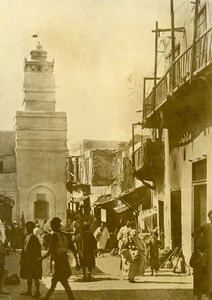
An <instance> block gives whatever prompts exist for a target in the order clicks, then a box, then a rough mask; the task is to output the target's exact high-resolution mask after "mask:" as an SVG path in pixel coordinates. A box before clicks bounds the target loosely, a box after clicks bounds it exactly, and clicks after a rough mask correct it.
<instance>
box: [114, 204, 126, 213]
mask: <svg viewBox="0 0 212 300" xmlns="http://www.w3.org/2000/svg"><path fill="white" fill-rule="evenodd" d="M128 209H129V207H128V206H127V205H125V204H121V205H118V206H116V207H114V210H115V212H116V213H117V214H121V213H123V212H124V211H126V210H128Z"/></svg>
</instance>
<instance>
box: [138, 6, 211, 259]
mask: <svg viewBox="0 0 212 300" xmlns="http://www.w3.org/2000/svg"><path fill="white" fill-rule="evenodd" d="M189 5H190V7H189V8H190V10H191V12H192V14H193V15H192V19H191V22H188V23H187V26H186V27H185V28H184V29H183V32H184V34H185V33H187V45H185V38H183V35H182V33H181V34H180V33H179V30H178V33H176V34H175V32H176V31H177V30H175V29H174V28H172V39H174V41H175V42H174V43H170V45H172V48H171V49H169V50H170V51H171V60H170V55H168V54H167V56H166V66H167V68H166V70H165V73H164V74H163V75H162V76H161V78H160V79H159V80H157V81H155V82H156V84H155V86H154V88H153V90H152V91H151V93H150V94H149V95H146V96H145V97H144V100H143V126H144V127H146V128H152V129H153V139H152V141H153V142H154V145H152V146H153V150H154V151H155V153H158V145H156V143H155V138H156V140H158V141H159V143H160V144H161V145H162V144H163V145H164V146H163V147H164V150H162V148H161V150H160V151H164V155H162V156H161V167H162V166H163V172H162V173H163V175H162V173H161V177H160V179H161V180H160V182H159V181H158V179H157V178H153V179H151V181H153V182H154V185H155V187H154V196H155V198H156V201H158V202H159V201H160V202H161V203H162V205H161V208H162V212H163V214H162V216H161V220H162V222H163V227H164V232H165V244H166V246H169V247H170V248H172V249H175V248H176V247H178V248H179V249H182V252H183V253H184V255H185V258H186V262H187V263H188V262H189V258H190V256H191V252H192V251H193V247H194V241H193V238H192V236H191V234H192V232H193V231H194V230H195V229H196V228H198V227H199V226H201V225H203V224H205V223H206V222H207V221H208V220H207V212H208V211H209V210H210V209H211V208H212V200H211V195H212V187H211V186H212V185H211V178H212V173H211V172H212V152H211V149H212V127H211V126H212V71H211V70H212V69H211V63H212V27H211V25H212V24H211V18H210V16H211V9H212V1H203V0H200V1H195V2H192V3H190V4H189ZM182 9H184V8H182ZM181 13H182V12H181ZM184 13H185V11H184ZM182 15H183V13H182ZM188 21H189V20H188ZM181 30H182V27H181ZM168 60H169V61H168ZM156 75H157V74H155V76H156ZM149 150H150V149H149ZM149 152H151V150H150V151H149ZM161 153H162V152H161ZM156 155H157V154H155V156H156ZM162 157H163V160H162ZM155 164H156V162H155ZM154 166H155V167H156V165H154ZM157 167H159V166H157ZM143 171H144V169H143ZM151 172H152V170H151V168H150V173H151ZM138 175H139V174H138ZM140 176H141V177H143V179H145V178H144V177H145V176H144V173H143V174H142V173H140Z"/></svg>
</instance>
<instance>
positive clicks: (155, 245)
mask: <svg viewBox="0 0 212 300" xmlns="http://www.w3.org/2000/svg"><path fill="white" fill-rule="evenodd" d="M147 246H149V248H150V249H149V254H150V266H151V271H152V272H151V275H154V270H155V275H156V276H157V272H158V271H159V267H160V261H159V248H161V242H160V241H159V239H158V233H157V232H154V233H153V234H152V235H151V237H150V239H149V241H148V242H147Z"/></svg>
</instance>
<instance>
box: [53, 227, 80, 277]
mask: <svg viewBox="0 0 212 300" xmlns="http://www.w3.org/2000/svg"><path fill="white" fill-rule="evenodd" d="M69 250H71V251H72V252H73V253H75V255H76V249H75V247H74V244H73V242H72V239H71V235H70V234H69V233H67V232H63V231H59V232H53V233H52V234H51V240H50V245H49V251H50V253H51V254H52V255H53V260H54V262H55V272H54V274H53V278H54V279H56V280H58V281H64V280H67V279H68V278H69V277H70V276H71V267H70V264H69V259H68V254H67V252H68V251H69Z"/></svg>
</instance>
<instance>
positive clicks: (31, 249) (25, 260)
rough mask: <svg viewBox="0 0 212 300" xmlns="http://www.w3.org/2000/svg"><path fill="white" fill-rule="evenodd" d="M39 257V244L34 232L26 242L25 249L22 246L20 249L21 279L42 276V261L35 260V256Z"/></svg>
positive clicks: (39, 277)
mask: <svg viewBox="0 0 212 300" xmlns="http://www.w3.org/2000/svg"><path fill="white" fill-rule="evenodd" d="M25 238H26V237H25ZM25 238H24V241H25ZM39 257H41V244H40V242H39V240H38V238H37V237H36V236H35V235H34V234H32V235H31V236H30V239H29V242H28V244H27V247H26V251H25V249H24V246H23V249H22V251H21V261H20V264H21V270H20V277H21V278H22V279H41V278H42V261H38V260H37V258H39Z"/></svg>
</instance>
